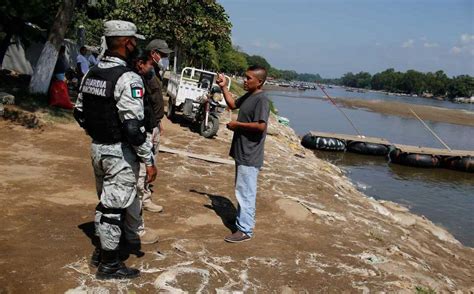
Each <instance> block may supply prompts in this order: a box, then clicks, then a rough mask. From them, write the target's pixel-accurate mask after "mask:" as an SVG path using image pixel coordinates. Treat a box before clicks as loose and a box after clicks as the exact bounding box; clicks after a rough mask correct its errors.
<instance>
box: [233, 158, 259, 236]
mask: <svg viewBox="0 0 474 294" xmlns="http://www.w3.org/2000/svg"><path fill="white" fill-rule="evenodd" d="M259 171H260V168H258V167H254V166H246V165H239V164H237V163H236V165H235V196H236V198H237V201H238V203H239V206H238V208H237V222H236V225H237V229H239V230H240V231H241V232H243V233H245V234H247V235H248V236H250V237H251V236H252V235H253V228H254V227H255V201H256V198H257V177H258V172H259Z"/></svg>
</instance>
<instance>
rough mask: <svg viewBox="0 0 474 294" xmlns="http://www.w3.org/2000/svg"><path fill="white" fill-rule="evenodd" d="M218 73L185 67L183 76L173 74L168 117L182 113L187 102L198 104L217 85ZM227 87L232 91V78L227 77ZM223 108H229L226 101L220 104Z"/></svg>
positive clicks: (170, 83) (169, 86)
mask: <svg viewBox="0 0 474 294" xmlns="http://www.w3.org/2000/svg"><path fill="white" fill-rule="evenodd" d="M216 77H217V73H215V72H211V71H206V70H202V69H197V68H193V67H185V68H183V70H182V71H181V74H173V73H172V74H171V76H170V79H169V81H168V87H167V89H166V92H167V94H168V96H169V100H168V110H167V112H166V115H167V116H168V118H172V117H173V116H174V115H175V112H176V111H182V109H183V106H184V104H185V103H186V100H191V101H192V102H193V103H197V102H198V101H199V99H200V97H202V96H204V95H207V94H208V93H209V92H210V90H211V89H212V87H213V86H217V84H216ZM226 79H227V81H228V84H227V87H228V88H229V89H230V83H231V80H230V77H228V76H226ZM219 103H220V104H221V105H222V107H227V104H226V102H225V99H222V100H221V101H220V102H219Z"/></svg>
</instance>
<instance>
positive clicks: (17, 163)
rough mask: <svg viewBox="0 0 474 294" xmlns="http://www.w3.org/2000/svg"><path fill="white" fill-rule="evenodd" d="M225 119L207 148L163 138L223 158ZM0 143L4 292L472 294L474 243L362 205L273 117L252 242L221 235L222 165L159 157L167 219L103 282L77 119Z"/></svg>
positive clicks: (9, 133)
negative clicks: (424, 292) (426, 292)
mask: <svg viewBox="0 0 474 294" xmlns="http://www.w3.org/2000/svg"><path fill="white" fill-rule="evenodd" d="M226 118H227V119H228V116H227V115H226V116H223V120H222V123H223V124H224V123H225V119H226ZM223 124H222V125H221V128H220V130H219V133H218V136H217V137H216V138H215V139H212V140H209V139H205V138H202V137H200V136H199V135H198V134H196V133H193V132H191V131H190V130H189V128H188V127H187V126H186V125H185V124H179V123H171V122H169V121H168V120H165V134H164V136H163V138H162V144H163V145H164V146H167V147H171V148H176V149H180V150H186V151H190V152H194V153H201V154H208V155H213V156H218V157H222V158H227V152H228V148H229V144H230V139H231V135H232V133H231V132H230V131H228V130H226V129H225V127H224V125H223ZM0 137H1V138H2V140H1V142H0V183H1V184H0V199H1V201H3V202H4V203H7V202H8V203H9V205H7V206H5V207H4V208H3V212H4V213H3V214H1V215H0V220H1V223H2V224H3V225H2V227H1V228H0V236H1V237H0V238H1V240H2V242H1V243H0V263H1V264H2V267H1V268H0V285H1V286H0V292H7V293H8V292H13V293H23V292H35V293H40V292H42V293H58V292H65V291H69V292H67V293H84V292H81V291H90V292H94V293H97V292H101V291H102V292H105V291H108V290H109V291H112V292H117V291H122V292H128V291H131V292H146V291H149V292H154V291H177V289H181V290H185V291H190V292H191V293H194V292H197V291H198V290H202V291H204V292H207V291H209V292H214V291H216V290H217V292H218V293H219V290H221V291H222V292H220V293H223V292H225V291H243V292H255V291H257V292H281V293H300V292H318V291H319V292H337V293H339V292H366V291H367V290H370V291H385V292H406V293H413V292H415V289H416V287H421V288H423V289H429V288H431V289H434V290H436V291H440V292H443V291H455V290H460V291H462V292H464V293H468V292H470V291H471V292H472V291H474V285H473V283H472V281H473V276H474V270H473V269H474V249H472V248H467V247H464V246H462V245H461V244H460V243H459V242H458V241H457V240H455V239H454V238H453V237H452V236H451V235H450V234H449V233H448V232H447V231H445V230H444V229H442V228H440V227H438V226H435V225H434V224H433V223H431V222H430V221H429V220H426V219H424V218H423V217H418V216H415V215H413V214H412V213H410V212H409V211H408V210H407V209H406V208H404V207H401V206H399V205H396V204H393V203H391V202H382V201H376V200H374V199H370V198H368V197H366V196H365V195H364V194H362V193H361V192H359V191H357V190H356V188H355V187H354V185H352V184H351V183H350V181H349V180H348V179H347V177H345V176H344V174H343V173H342V172H341V171H340V170H339V169H338V168H337V167H335V166H334V165H332V164H330V163H328V162H325V161H323V160H320V159H318V158H316V157H315V156H314V155H313V153H312V152H309V151H306V150H304V149H302V148H301V147H300V145H299V139H298V137H297V136H296V134H295V133H294V131H293V130H291V129H290V128H287V127H284V126H281V125H279V124H277V122H276V121H275V120H274V119H272V121H271V123H270V128H269V136H268V139H267V143H266V149H265V151H266V157H265V158H266V161H265V166H264V168H263V169H262V172H261V174H260V178H259V190H258V200H257V227H256V232H255V234H256V235H255V238H254V239H253V240H251V241H250V242H247V243H244V244H227V243H225V242H224V241H223V237H224V236H226V235H227V234H228V233H229V229H228V228H227V226H226V225H227V224H228V222H229V221H232V219H233V218H234V217H235V211H236V208H235V206H236V200H235V197H234V193H233V177H234V167H233V166H232V165H220V164H214V163H210V162H205V161H200V160H197V159H190V158H188V157H183V156H178V155H173V154H167V153H160V156H159V161H158V170H159V177H158V179H157V180H156V181H155V183H154V184H155V194H156V196H155V199H156V202H157V203H159V204H161V205H163V206H164V207H165V211H164V212H163V213H161V214H158V215H157V214H151V213H148V212H145V220H146V224H147V226H149V227H151V228H156V229H158V231H159V233H160V236H161V241H160V242H159V243H158V244H156V245H145V246H143V249H142V251H143V253H144V255H143V256H139V257H138V256H135V255H130V256H129V258H128V260H127V264H129V265H133V266H136V267H139V268H141V269H142V277H141V278H139V279H137V280H134V281H131V282H100V281H97V280H95V278H94V276H93V273H94V269H93V268H90V267H89V266H88V264H87V260H88V258H89V255H90V253H91V251H92V245H91V241H90V239H89V237H88V235H90V234H91V232H92V231H91V228H92V223H91V222H92V220H93V211H94V207H95V205H96V201H97V198H96V196H95V191H94V190H95V188H94V178H93V174H92V168H91V166H90V159H89V139H88V137H87V136H86V135H85V134H84V132H83V131H82V130H81V129H80V128H79V127H78V126H76V125H75V124H74V123H61V124H60V123H56V124H54V125H46V126H44V127H43V129H42V130H29V129H25V128H24V127H22V126H19V125H16V124H14V123H11V122H7V121H0ZM38 265H41V270H38V268H39V267H38ZM102 292H101V293H102Z"/></svg>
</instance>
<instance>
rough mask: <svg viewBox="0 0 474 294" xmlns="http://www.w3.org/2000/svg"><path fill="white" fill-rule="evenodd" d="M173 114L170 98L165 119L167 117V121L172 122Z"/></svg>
mask: <svg viewBox="0 0 474 294" xmlns="http://www.w3.org/2000/svg"><path fill="white" fill-rule="evenodd" d="M174 114H175V107H174V103H173V99H171V97H170V98H169V99H168V109H167V110H166V117H168V119H169V120H173V118H174Z"/></svg>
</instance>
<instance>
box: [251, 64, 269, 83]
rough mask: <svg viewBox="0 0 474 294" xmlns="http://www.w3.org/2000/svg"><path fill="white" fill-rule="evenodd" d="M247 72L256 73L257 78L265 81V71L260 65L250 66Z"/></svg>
mask: <svg viewBox="0 0 474 294" xmlns="http://www.w3.org/2000/svg"><path fill="white" fill-rule="evenodd" d="M247 71H253V72H256V73H257V76H258V78H260V79H261V80H262V81H264V82H265V81H266V80H267V69H266V68H265V67H263V66H260V65H252V66H249V67H248V68H247Z"/></svg>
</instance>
